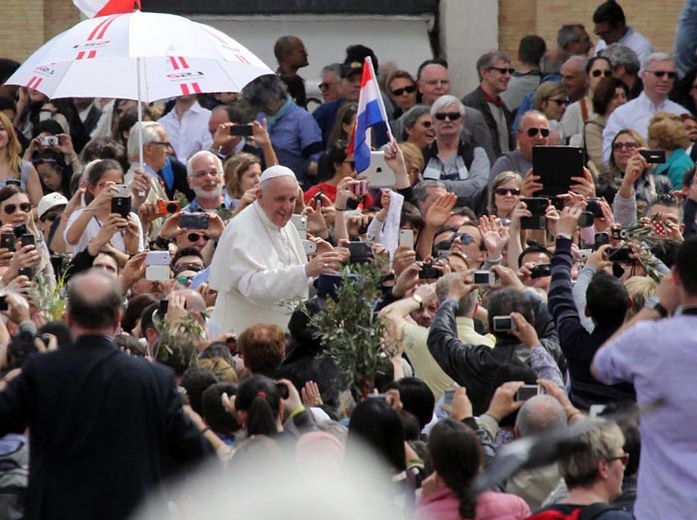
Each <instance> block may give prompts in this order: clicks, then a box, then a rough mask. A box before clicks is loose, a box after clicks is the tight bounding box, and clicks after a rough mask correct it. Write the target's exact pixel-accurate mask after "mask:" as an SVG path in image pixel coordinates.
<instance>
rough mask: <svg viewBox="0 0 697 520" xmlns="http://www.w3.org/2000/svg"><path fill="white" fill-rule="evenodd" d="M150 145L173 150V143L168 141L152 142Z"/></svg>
mask: <svg viewBox="0 0 697 520" xmlns="http://www.w3.org/2000/svg"><path fill="white" fill-rule="evenodd" d="M148 144H156V145H159V146H164V147H165V148H172V143H170V142H168V141H150V142H149V143H148Z"/></svg>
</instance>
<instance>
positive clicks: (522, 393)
mask: <svg viewBox="0 0 697 520" xmlns="http://www.w3.org/2000/svg"><path fill="white" fill-rule="evenodd" d="M542 393H543V392H542V391H541V389H540V387H539V386H538V385H523V386H521V387H520V388H519V389H518V391H517V392H516V394H515V400H516V401H527V400H528V399H530V398H531V397H535V396H536V395H540V394H542Z"/></svg>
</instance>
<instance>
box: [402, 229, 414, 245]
mask: <svg viewBox="0 0 697 520" xmlns="http://www.w3.org/2000/svg"><path fill="white" fill-rule="evenodd" d="M399 245H400V246H406V247H408V248H409V249H414V231H413V230H412V229H400V230H399Z"/></svg>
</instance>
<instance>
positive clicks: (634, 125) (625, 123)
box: [603, 92, 689, 164]
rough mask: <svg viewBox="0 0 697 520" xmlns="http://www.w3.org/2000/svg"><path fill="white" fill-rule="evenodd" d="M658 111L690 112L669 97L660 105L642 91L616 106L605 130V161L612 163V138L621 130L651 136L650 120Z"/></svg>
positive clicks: (672, 112) (678, 113) (645, 137)
mask: <svg viewBox="0 0 697 520" xmlns="http://www.w3.org/2000/svg"><path fill="white" fill-rule="evenodd" d="M656 112H668V113H669V114H677V115H681V114H689V112H688V111H687V110H686V109H685V107H683V106H681V105H678V104H677V103H674V102H672V101H670V100H668V99H666V100H665V101H663V102H662V103H661V104H659V105H654V104H653V102H652V101H651V100H650V99H649V98H648V97H647V96H646V93H645V92H642V93H641V94H640V95H639V97H638V98H636V99H632V100H631V101H629V102H628V103H625V104H624V105H622V106H621V107H618V108H616V109H615V110H614V111H613V112H612V114H610V117H609V118H608V120H607V125H606V126H605V130H603V161H605V164H610V154H611V153H612V150H611V148H612V140H613V139H614V138H615V136H616V135H617V133H618V132H619V131H620V130H624V129H627V128H628V129H630V130H634V131H635V132H637V133H638V134H639V135H640V136H641V137H643V138H644V140H647V139H648V136H649V121H650V120H651V118H652V117H653V116H654V115H656Z"/></svg>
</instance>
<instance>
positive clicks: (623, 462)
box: [607, 453, 629, 466]
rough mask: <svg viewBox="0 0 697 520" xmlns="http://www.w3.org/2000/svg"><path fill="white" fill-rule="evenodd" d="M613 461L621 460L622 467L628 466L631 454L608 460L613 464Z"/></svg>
mask: <svg viewBox="0 0 697 520" xmlns="http://www.w3.org/2000/svg"><path fill="white" fill-rule="evenodd" d="M613 460H621V461H622V465H623V466H626V465H627V464H628V463H629V453H625V454H623V455H618V456H617V457H610V458H609V459H607V461H608V462H612V461H613Z"/></svg>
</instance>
